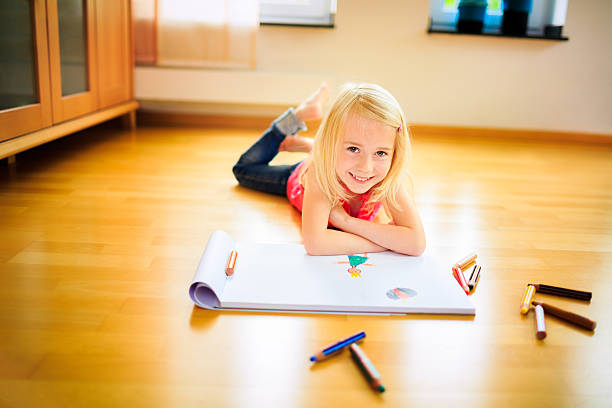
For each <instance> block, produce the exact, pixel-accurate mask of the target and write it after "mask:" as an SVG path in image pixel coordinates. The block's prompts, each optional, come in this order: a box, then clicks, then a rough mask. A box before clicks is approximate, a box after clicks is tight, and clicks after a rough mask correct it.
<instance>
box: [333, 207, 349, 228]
mask: <svg viewBox="0 0 612 408" xmlns="http://www.w3.org/2000/svg"><path fill="white" fill-rule="evenodd" d="M348 217H350V216H349V215H348V214H347V212H346V211H345V210H344V208H342V206H341V205H337V206H335V207H334V208H332V209H331V211H330V212H329V222H330V223H331V225H333V226H334V227H336V228H340V229H344V228H343V225H346V220H347V219H348Z"/></svg>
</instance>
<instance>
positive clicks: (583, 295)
mask: <svg viewBox="0 0 612 408" xmlns="http://www.w3.org/2000/svg"><path fill="white" fill-rule="evenodd" d="M530 285H533V286H534V287H535V288H536V292H538V293H545V294H547V295H555V296H563V297H567V298H572V299H579V300H591V297H592V296H593V293H591V292H585V291H582V290H575V289H567V288H560V287H558V286H551V285H543V284H541V283H530Z"/></svg>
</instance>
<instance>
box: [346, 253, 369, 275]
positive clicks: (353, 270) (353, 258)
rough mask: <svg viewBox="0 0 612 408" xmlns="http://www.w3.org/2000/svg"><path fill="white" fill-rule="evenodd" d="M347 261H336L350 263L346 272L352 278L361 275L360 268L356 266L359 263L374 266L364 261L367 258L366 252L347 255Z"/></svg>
mask: <svg viewBox="0 0 612 408" xmlns="http://www.w3.org/2000/svg"><path fill="white" fill-rule="evenodd" d="M348 258H349V260H348V262H346V261H340V262H338V263H339V264H350V265H351V266H350V267H349V268H348V270H347V271H348V273H349V274H350V275H351V276H352V277H354V278H359V277H361V272H362V271H361V269H359V268H357V266H359V265H366V266H374V265H372V264H367V263H365V261H367V260H368V257H367V254H366V253H364V254H363V256H360V255H348Z"/></svg>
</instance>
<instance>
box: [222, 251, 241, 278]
mask: <svg viewBox="0 0 612 408" xmlns="http://www.w3.org/2000/svg"><path fill="white" fill-rule="evenodd" d="M236 259H238V252H237V251H232V252H230V255H229V258H228V259H227V265H226V266H225V274H226V275H227V276H232V275H233V274H234V267H235V266H236Z"/></svg>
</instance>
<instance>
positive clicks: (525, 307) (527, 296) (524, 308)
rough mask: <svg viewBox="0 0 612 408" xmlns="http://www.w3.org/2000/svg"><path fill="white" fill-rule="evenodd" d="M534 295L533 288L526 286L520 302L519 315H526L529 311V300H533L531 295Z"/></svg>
mask: <svg viewBox="0 0 612 408" xmlns="http://www.w3.org/2000/svg"><path fill="white" fill-rule="evenodd" d="M534 293H535V286H533V285H527V289H525V294H524V295H523V300H522V301H521V313H522V314H527V312H528V311H529V305H530V304H531V298H533V294H534Z"/></svg>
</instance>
